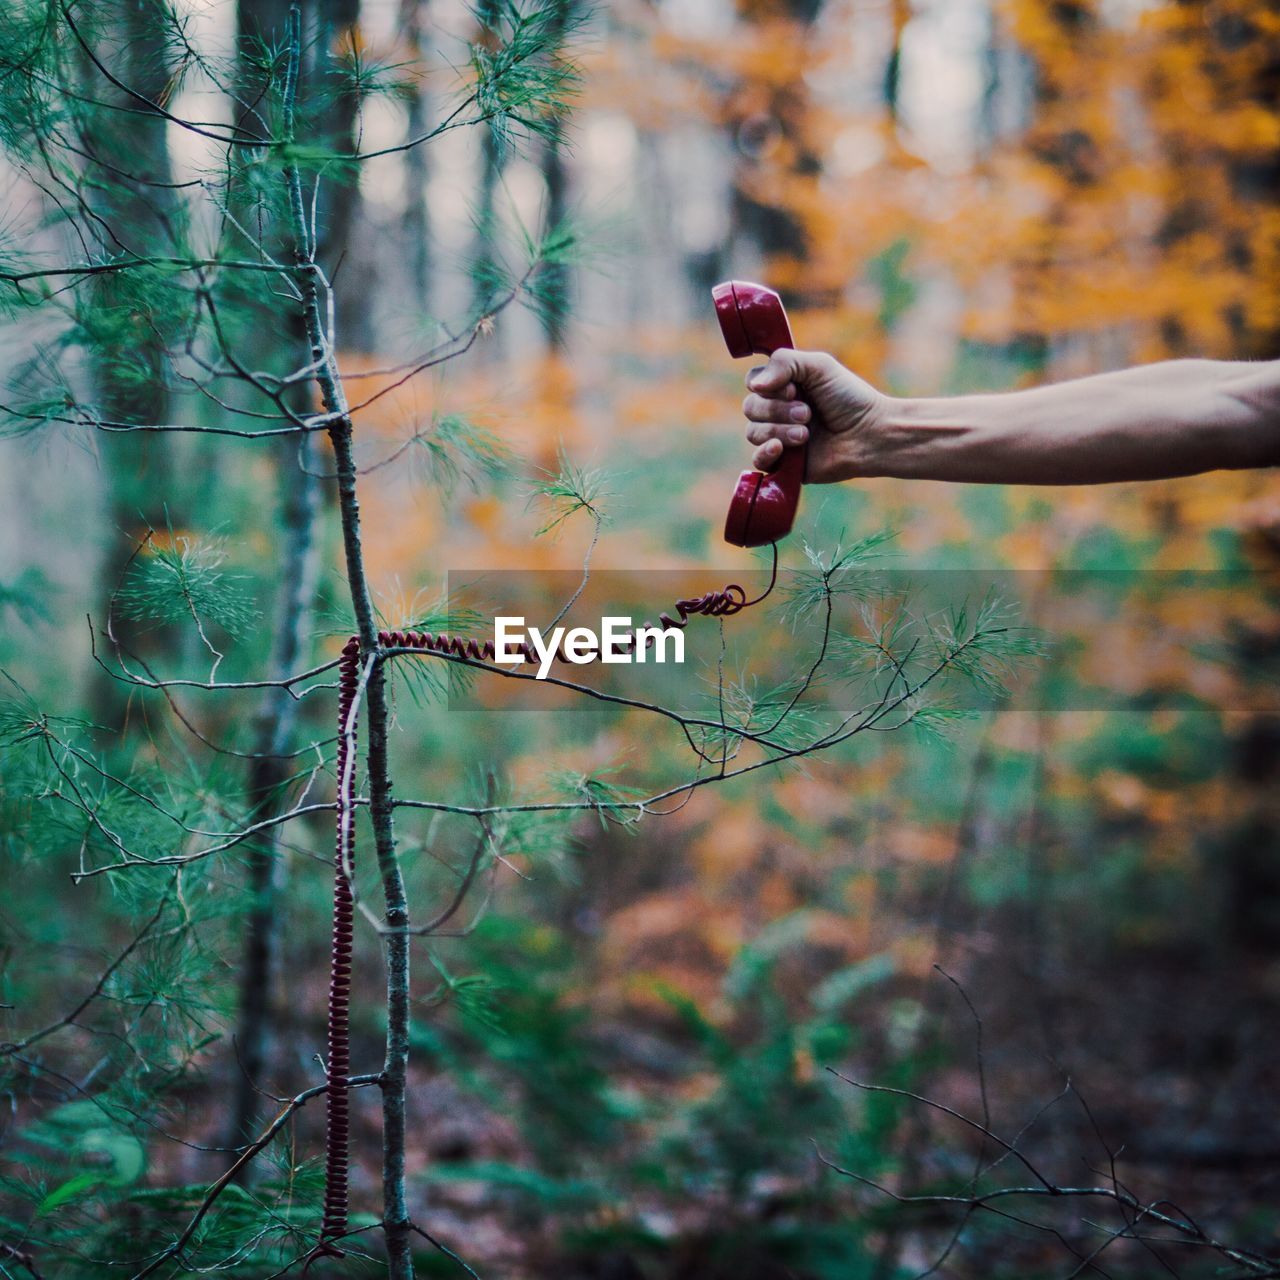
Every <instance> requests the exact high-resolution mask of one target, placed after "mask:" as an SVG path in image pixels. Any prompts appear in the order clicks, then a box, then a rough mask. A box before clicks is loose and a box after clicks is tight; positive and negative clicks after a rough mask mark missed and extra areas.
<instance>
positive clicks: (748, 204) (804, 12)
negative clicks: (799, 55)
mask: <svg viewBox="0 0 1280 1280" xmlns="http://www.w3.org/2000/svg"><path fill="white" fill-rule="evenodd" d="M822 6H823V0H739V3H738V12H739V14H740V15H741V17H742V18H743V19H744V20H745V21H746V22H748V23H754V24H757V25H759V26H761V27H773V28H777V29H778V31H779V32H781V31H782V30H784V29H785V30H786V31H787V33H788V35H787V39H786V41H782V40H781V37H779V47H780V48H781V47H787V48H790V47H793V46H795V45H798V46H799V47H800V48H802V49H803V48H805V47H807V46H808V45H809V43H810V41H811V40H812V38H813V27H814V24H815V23H816V22H817V20H818V16H819V14H820V13H821V12H822ZM742 89H743V90H744V91H743V92H741V93H740V95H739V97H740V103H741V105H740V107H739V108H738V109H737V110H735V111H733V112H731V127H732V128H733V130H734V139H733V142H734V145H735V147H736V150H737V155H738V159H737V164H736V169H735V176H734V184H733V219H734V223H735V224H736V225H737V226H738V227H740V228H741V229H742V230H743V231H745V232H746V234H747V235H748V236H750V238H751V239H752V240H753V241H754V242H755V243H756V245H757V246H758V248H759V250H760V253H761V254H762V255H763V256H764V257H765V258H766V259H773V260H774V269H775V271H780V273H781V276H782V277H789V278H790V282H789V287H788V284H787V281H786V280H785V279H784V280H783V284H784V287H783V290H782V291H783V293H784V294H785V295H786V296H787V298H788V301H790V302H792V303H794V304H796V305H798V306H817V305H823V304H824V303H827V302H830V301H831V299H830V297H829V296H825V291H823V290H821V289H819V288H816V287H815V285H814V284H813V282H811V281H810V280H809V278H808V276H807V273H806V271H805V263H806V261H807V259H808V258H809V242H808V233H807V231H806V229H805V227H804V224H803V221H802V220H801V218H800V217H799V216H797V214H796V213H795V212H794V211H793V210H791V209H789V208H787V207H786V205H785V204H783V203H782V199H784V198H785V196H786V194H787V193H788V192H789V191H790V190H791V189H792V184H793V182H794V181H795V180H797V179H799V180H804V179H813V178H816V177H817V176H818V174H820V173H821V172H822V156H821V155H820V154H819V152H818V151H817V150H816V149H815V148H814V147H813V145H812V143H811V141H810V137H809V127H808V125H809V121H808V116H809V113H810V110H811V106H812V101H811V96H810V93H809V90H808V87H807V85H806V84H805V82H804V80H803V79H802V78H801V77H800V76H795V77H787V78H786V79H783V78H782V77H774V78H772V79H766V80H762V81H760V82H755V83H751V84H749V85H745V86H742ZM762 95H763V96H762ZM771 155H782V156H785V157H786V159H785V161H784V163H783V164H778V163H774V162H772V161H771ZM762 179H765V182H764V183H763V184H762V181H761V180H762ZM762 185H763V186H765V187H767V190H768V192H769V193H770V194H769V196H762V195H761V194H760V192H761V187H762ZM774 191H776V192H778V193H779V199H776V200H775V199H773V198H771V197H772V193H773V192H774Z"/></svg>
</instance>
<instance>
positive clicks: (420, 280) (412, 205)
mask: <svg viewBox="0 0 1280 1280" xmlns="http://www.w3.org/2000/svg"><path fill="white" fill-rule="evenodd" d="M430 11H431V4H430V0H400V27H401V29H402V31H403V32H404V39H405V43H406V44H407V45H408V46H409V52H410V57H411V59H412V61H413V63H414V66H415V69H416V73H417V78H416V79H415V80H414V82H413V86H412V90H411V92H410V95H409V103H408V109H407V112H406V115H407V122H406V128H405V134H406V136H407V137H409V138H420V137H421V136H422V135H423V134H424V133H425V132H426V131H427V127H428V125H427V121H428V119H429V118H430V101H429V98H428V94H427V81H426V76H427V58H428V56H429V54H430V45H429V37H428V35H427V19H428V16H429V14H430ZM404 166H405V187H406V190H407V196H406V198H405V203H404V223H403V229H404V238H405V246H406V249H407V251H408V261H409V280H410V285H411V288H412V290H413V302H414V305H415V306H417V307H419V308H420V309H421V310H422V311H424V312H427V313H430V311H431V215H430V207H429V205H428V202H427V185H428V183H429V182H430V179H431V171H430V166H429V161H428V157H427V148H426V147H411V148H410V149H409V150H408V151H407V152H406V153H405V157H404Z"/></svg>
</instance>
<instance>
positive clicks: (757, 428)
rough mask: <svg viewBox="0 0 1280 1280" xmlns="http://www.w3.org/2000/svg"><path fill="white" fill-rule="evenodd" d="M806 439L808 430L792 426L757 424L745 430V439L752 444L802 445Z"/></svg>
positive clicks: (769, 423) (770, 423)
mask: <svg viewBox="0 0 1280 1280" xmlns="http://www.w3.org/2000/svg"><path fill="white" fill-rule="evenodd" d="M808 438H809V428H808V427H800V426H796V425H794V424H792V425H790V426H783V425H781V424H779V423H773V422H758V423H753V424H752V425H751V426H749V427H748V428H747V439H748V440H750V441H751V443H752V444H764V443H765V442H766V441H769V440H781V441H782V442H783V444H804V442H805V441H806V440H807V439H808Z"/></svg>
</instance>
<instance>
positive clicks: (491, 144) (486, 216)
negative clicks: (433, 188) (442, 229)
mask: <svg viewBox="0 0 1280 1280" xmlns="http://www.w3.org/2000/svg"><path fill="white" fill-rule="evenodd" d="M500 14H501V2H500V0H480V2H479V4H478V5H477V6H476V16H477V18H478V19H479V21H480V31H479V34H478V35H477V37H476V39H477V43H479V44H481V45H493V44H494V43H495V42H496V40H497V31H496V27H497V23H498V19H499V16H500ZM480 137H481V142H480V186H479V190H478V191H477V193H476V225H475V253H474V254H473V255H472V262H473V264H474V265H473V273H474V274H473V285H472V306H473V308H474V309H475V311H476V313H477V314H479V313H480V312H482V311H484V310H487V308H488V306H489V302H490V300H491V298H492V296H493V279H494V274H495V270H496V266H497V264H496V261H495V259H494V245H495V244H497V240H498V236H497V230H498V217H497V209H496V203H497V197H498V186H499V184H500V183H501V181H502V167H503V154H502V144H501V142H500V141H499V139H498V137H497V135H496V134H495V133H494V131H493V130H492V129H490V128H488V127H487V126H484V125H482V126H481V134H480ZM490 350H495V351H496V348H495V347H494V346H493V344H490Z"/></svg>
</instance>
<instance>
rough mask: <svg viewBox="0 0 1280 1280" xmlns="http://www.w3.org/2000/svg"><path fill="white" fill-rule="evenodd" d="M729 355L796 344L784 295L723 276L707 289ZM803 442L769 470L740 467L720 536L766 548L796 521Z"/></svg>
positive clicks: (784, 453)
mask: <svg viewBox="0 0 1280 1280" xmlns="http://www.w3.org/2000/svg"><path fill="white" fill-rule="evenodd" d="M711 296H712V298H713V299H715V304H716V318H717V319H718V320H719V321H720V332H721V333H723V334H724V341H725V345H726V346H727V347H728V348H729V354H730V355H731V356H733V357H735V358H740V357H742V356H750V355H761V356H771V355H773V353H774V352H775V351H776V350H777V349H778V348H779V347H792V346H794V345H795V343H794V341H793V340H792V337H791V326H790V325H789V324H788V323H787V313H786V311H785V310H784V309H783V306H782V299H781V298H779V297H778V295H777V294H776V293H774V291H773V290H772V289H766V288H765V286H764V285H762V284H752V283H751V282H750V281H747V280H726V281H725V282H724V283H723V284H718V285H716V286H715V288H714V289H712V290H711ZM807 454H808V446H807V445H792V446H791V447H789V448H786V449H783V451H782V457H781V458H780V459H779V461H778V464H777V465H776V466H775V467H774V469H773V470H772V471H744V472H743V473H742V474H741V475H740V476H739V477H738V487H737V488H736V489H734V491H733V498H732V500H731V501H730V503H729V514H728V516H727V517H726V519H725V522H724V540H725V541H726V542H730V543H732V544H733V545H734V546H735V547H764V546H768V544H769V543H771V542H777V540H778V539H779V538H785V537H786V535H787V534H788V533H790V532H791V526H792V525H793V524H794V523H795V518H796V511H797V509H798V508H799V506H800V489H801V486H802V485H803V484H804V470H805V459H806V455H807Z"/></svg>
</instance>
